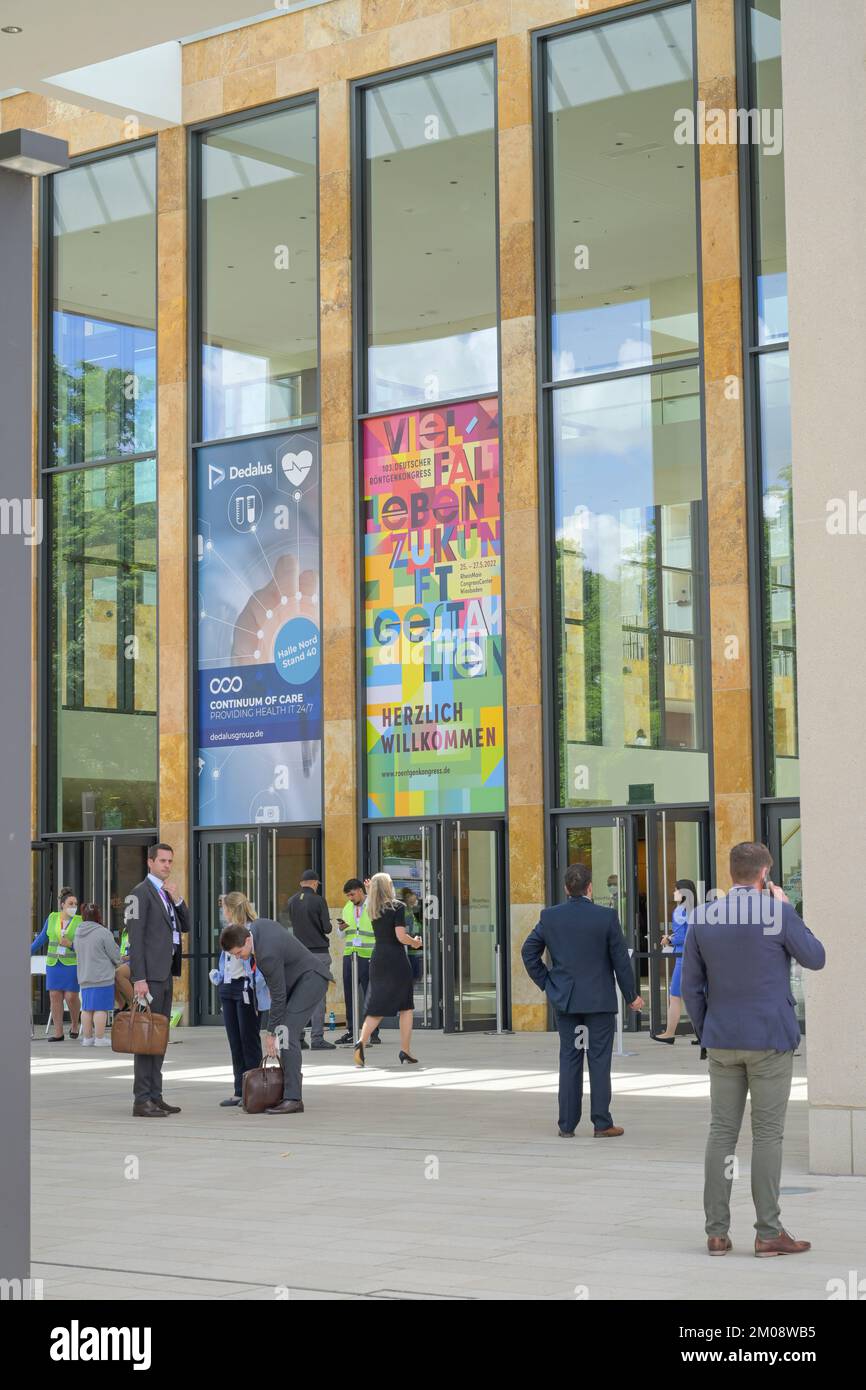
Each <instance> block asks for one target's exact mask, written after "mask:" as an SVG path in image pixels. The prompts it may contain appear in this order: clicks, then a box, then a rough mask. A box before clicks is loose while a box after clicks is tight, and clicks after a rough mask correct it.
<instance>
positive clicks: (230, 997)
mask: <svg viewBox="0 0 866 1390" xmlns="http://www.w3.org/2000/svg"><path fill="white" fill-rule="evenodd" d="M251 995H252V991H251V990H249V991H248V996H249V997H250V1002H249V1004H245V1003H244V991H243V986H242V985H241V983H240V981H235V980H232V982H231V984H228V985H220V1006H221V1008H222V1011H223V1023H224V1024H225V1029H226V1036H227V1037H228V1040H229V1051H230V1052H231V1054H232V1070H233V1071H234V1074H235V1095H236V1096H240V1095H243V1090H244V1072H245V1071H253V1070H254V1069H255V1068H256V1067H257V1066H259V1065H260V1063H261V1060H262V1036H261V1031H260V1023H259V1015H258V1012H257V1011H256V1009H255V1007H254V1005H253V1003H252V998H251Z"/></svg>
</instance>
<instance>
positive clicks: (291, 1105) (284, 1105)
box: [265, 1100, 304, 1115]
mask: <svg viewBox="0 0 866 1390" xmlns="http://www.w3.org/2000/svg"><path fill="white" fill-rule="evenodd" d="M303 1113H304V1102H303V1101H302V1100H284V1101H281V1102H280V1104H279V1105H272V1106H271V1107H270V1108H269V1109H268V1110H266V1111H265V1114H266V1115H302V1114H303Z"/></svg>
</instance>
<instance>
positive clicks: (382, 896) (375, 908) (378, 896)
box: [367, 874, 395, 922]
mask: <svg viewBox="0 0 866 1390" xmlns="http://www.w3.org/2000/svg"><path fill="white" fill-rule="evenodd" d="M394 902H395V897H394V883H393V880H392V878H391V875H390V874H374V875H373V877H372V878H371V879H370V886H369V888H368V889H367V910H368V912H369V913H370V921H371V922H375V921H376V919H377V917H381V916H382V913H383V912H384V911H385V909H386V907H393V906H394Z"/></svg>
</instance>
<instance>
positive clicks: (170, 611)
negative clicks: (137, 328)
mask: <svg viewBox="0 0 866 1390" xmlns="http://www.w3.org/2000/svg"><path fill="white" fill-rule="evenodd" d="M156 157H157V179H156V185H157V216H156V244H157V267H158V274H157V311H156V363H157V545H158V553H159V567H158V581H157V582H158V608H157V615H158V617H157V620H158V629H157V631H158V642H159V803H158V805H159V824H158V827H157V829H158V832H159V837H160V839H161V840H165V841H166V842H167V843H168V844H170V845H172V846H173V848H174V872H173V874H172V877H173V878H175V879H176V880H177V882H178V884H179V885H180V886H181V889H182V891H183V894H184V897H185V898H186V899H187V901H188V900H189V898H190V896H191V894H192V882H191V878H192V858H191V846H190V843H189V825H190V816H191V812H192V808H191V806H190V804H189V767H190V759H191V757H192V749H191V748H190V739H189V729H190V722H191V712H190V708H189V697H188V690H187V663H188V661H189V650H190V630H189V601H188V592H187V590H188V585H187V562H188V550H187V518H188V516H189V506H190V496H191V488H190V464H189V460H188V458H187V407H186V401H187V361H186V359H187V291H186V275H187V206H186V131H185V130H184V129H183V127H182V126H173V127H172V128H171V129H170V130H164V131H161V132H160V134H159V136H158V137H157V145H156ZM185 949H187V950H188V949H189V945H188V944H187V943H185ZM188 1000H189V962H188V961H184V964H183V975H182V976H181V978H180V979H179V980H176V981H175V1001H176V1002H177V1003H184V1004H188ZM192 1021H194V1020H191V1019H190V1018H188V1017H185V1018H184V1022H192Z"/></svg>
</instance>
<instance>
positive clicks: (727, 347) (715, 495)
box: [697, 0, 755, 887]
mask: <svg viewBox="0 0 866 1390" xmlns="http://www.w3.org/2000/svg"><path fill="white" fill-rule="evenodd" d="M697 48H698V95H699V97H700V99H701V100H702V101H705V102H706V104H707V109H708V110H709V109H711V108H719V109H721V110H723V111H726V112H727V111H729V110H736V109H737V106H738V104H739V103H738V101H737V77H736V66H735V56H734V3H733V0H698V3H697ZM699 159H700V199H701V206H700V215H701V250H702V264H701V269H702V274H703V312H704V372H705V400H706V405H705V410H706V415H705V429H706V447H707V532H708V536H709V585H710V653H711V663H712V708H713V729H712V758H713V776H714V787H715V843H716V880H717V883H718V885H719V886H721V887H727V886H728V885H729V877H728V854H729V852H730V849H731V846H732V845H735V844H737V843H738V842H739V841H741V840H751V839H753V838H754V835H755V827H754V785H753V776H752V741H751V729H752V716H751V666H750V660H749V557H748V542H747V535H746V525H745V517H746V456H745V447H744V440H743V351H742V300H741V285H740V234H739V185H738V161H739V146H738V145H737V144H724V145H710V144H702V145H700V146H699Z"/></svg>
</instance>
